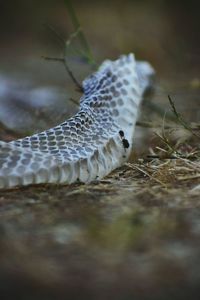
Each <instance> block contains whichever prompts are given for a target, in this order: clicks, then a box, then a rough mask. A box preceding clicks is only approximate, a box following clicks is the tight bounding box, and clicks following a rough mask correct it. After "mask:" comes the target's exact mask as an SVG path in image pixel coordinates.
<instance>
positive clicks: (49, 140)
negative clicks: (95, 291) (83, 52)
mask: <svg viewBox="0 0 200 300" xmlns="http://www.w3.org/2000/svg"><path fill="white" fill-rule="evenodd" d="M153 74H154V70H153V68H152V67H151V66H150V64H149V63H147V62H138V61H136V60H135V58H134V55H133V54H129V55H127V56H125V55H124V56H121V57H120V58H119V59H118V60H116V61H110V60H107V61H105V62H103V64H102V65H101V66H100V68H99V69H98V71H97V72H96V73H94V74H92V75H91V76H89V77H88V78H86V79H85V80H84V81H83V85H82V86H83V91H84V93H83V96H82V97H81V99H80V109H79V111H78V112H77V113H76V114H75V115H74V116H73V117H71V118H70V119H68V120H67V121H65V122H63V123H62V124H60V125H58V126H56V127H54V128H51V129H48V130H46V131H43V132H41V133H39V134H34V135H32V136H27V137H25V138H23V139H19V140H15V141H11V142H8V143H7V142H3V141H0V188H1V189H3V188H11V187H15V186H25V185H30V184H40V183H59V184H70V183H73V182H84V183H88V182H91V181H93V180H99V179H101V178H103V177H104V176H106V175H107V174H109V173H110V172H111V171H112V170H114V169H115V168H117V167H119V166H121V165H122V164H123V163H124V162H125V161H127V159H128V157H129V155H130V152H131V148H132V144H133V134H134V128H135V122H136V120H137V115H138V108H139V104H140V102H141V100H142V97H143V94H144V92H145V90H146V89H147V88H148V87H149V86H150V84H151V77H152V75H153Z"/></svg>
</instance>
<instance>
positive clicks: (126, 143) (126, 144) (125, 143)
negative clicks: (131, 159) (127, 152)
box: [122, 139, 130, 149]
mask: <svg viewBox="0 0 200 300" xmlns="http://www.w3.org/2000/svg"><path fill="white" fill-rule="evenodd" d="M122 143H123V146H124V148H125V149H127V148H129V146H130V145H129V141H128V140H127V139H123V140H122Z"/></svg>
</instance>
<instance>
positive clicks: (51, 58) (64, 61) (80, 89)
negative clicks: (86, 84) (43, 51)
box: [42, 56, 84, 93]
mask: <svg viewBox="0 0 200 300" xmlns="http://www.w3.org/2000/svg"><path fill="white" fill-rule="evenodd" d="M42 58H44V59H45V60H50V61H57V62H61V63H63V64H64V67H65V69H66V70H67V73H68V74H69V76H70V78H71V79H72V81H73V82H74V84H75V85H76V87H77V91H78V92H80V93H83V92H84V90H83V87H82V85H81V84H80V83H79V82H78V80H77V79H76V78H75V76H74V74H73V72H72V71H71V69H70V68H69V66H68V64H67V62H66V59H64V58H58V57H48V56H42Z"/></svg>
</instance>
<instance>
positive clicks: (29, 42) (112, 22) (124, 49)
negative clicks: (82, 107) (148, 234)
mask: <svg viewBox="0 0 200 300" xmlns="http://www.w3.org/2000/svg"><path fill="white" fill-rule="evenodd" d="M73 6H74V8H75V11H76V14H77V16H78V18H79V21H80V23H81V26H82V29H83V30H84V33H85V36H86V38H87V40H88V43H89V45H90V47H91V49H92V52H93V55H94V58H95V60H96V62H97V63H98V64H100V63H101V62H102V61H103V60H104V59H108V58H109V59H116V58H117V57H118V56H119V55H121V54H127V53H130V52H134V53H135V55H136V58H137V59H141V60H148V61H149V62H150V63H151V64H152V65H153V66H154V68H155V70H156V72H157V86H158V89H157V92H156V94H155V96H154V101H155V102H156V103H158V102H160V103H162V105H163V107H164V108H167V107H168V100H167V95H168V94H171V95H172V96H173V100H174V101H175V102H176V105H177V107H178V109H179V110H180V111H181V112H184V111H185V110H187V117H189V118H190V119H194V120H196V119H199V117H200V115H199V112H198V111H197V110H196V105H197V104H199V98H198V92H199V91H197V90H198V88H199V64H200V56H199V53H200V52H199V50H200V38H199V17H200V13H199V11H200V10H199V2H198V1H195V0H191V1H187V0H184V1H179V0H175V1H172V0H171V1H170V0H168V1H167V0H154V1H145V0H140V1H139V0H138V1H136V0H135V1H134V0H129V1H128V0H125V1H123V2H122V1H76V0H75V1H73ZM0 14H1V15H0V38H1V40H0V41H1V46H0V79H1V81H0V83H1V89H0V96H1V97H0V108H1V113H0V121H1V123H3V124H4V125H5V126H7V127H8V128H11V129H15V130H16V131H18V132H19V133H21V134H22V135H23V134H25V132H24V131H27V128H30V131H38V130H41V129H44V128H46V127H48V126H53V125H55V124H56V123H58V122H59V121H62V120H63V119H65V118H66V117H68V116H69V115H70V114H72V113H74V112H75V111H76V109H77V108H76V107H75V106H74V104H73V103H71V102H70V101H69V99H70V98H71V97H73V98H75V99H79V97H80V95H79V94H75V92H74V85H73V84H72V82H71V80H70V78H69V76H68V74H67V72H66V71H65V69H64V67H63V65H62V64H60V63H58V62H51V61H46V60H44V59H43V58H42V56H50V57H61V56H62V52H63V51H62V48H61V47H60V41H59V40H58V39H57V37H56V36H55V35H54V34H53V33H52V32H51V31H50V30H49V29H48V28H47V27H46V26H45V24H48V25H50V26H52V27H53V28H54V29H55V30H56V31H57V32H58V33H59V34H60V35H61V36H62V37H63V38H64V39H65V40H67V39H68V38H69V37H70V35H71V33H73V32H74V28H73V25H72V22H71V18H70V16H69V14H68V11H67V9H66V6H65V3H64V1H61V0H60V1H59V0H57V1H54V0H48V1H31V0H28V1H25V0H24V1H23V0H21V1H20V0H18V1H15V2H14V3H11V2H9V1H1V3H0ZM74 46H75V47H76V48H81V46H80V45H79V44H78V43H77V39H74V40H73V42H72V48H73V47H74ZM79 50H80V49H79ZM81 50H83V49H81ZM68 60H69V64H70V67H71V69H72V70H73V73H74V75H75V76H76V78H77V79H78V80H79V81H82V80H83V79H84V78H85V77H86V76H87V75H89V74H90V73H91V71H92V70H91V67H90V66H88V65H87V64H84V63H81V61H80V59H79V58H78V57H75V58H74V59H70V57H69V59H68ZM55 103H56V105H55ZM188 103H190V105H189V107H188ZM13 111H15V114H13ZM36 124H37V125H36Z"/></svg>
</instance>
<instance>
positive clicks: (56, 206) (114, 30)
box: [0, 0, 200, 300]
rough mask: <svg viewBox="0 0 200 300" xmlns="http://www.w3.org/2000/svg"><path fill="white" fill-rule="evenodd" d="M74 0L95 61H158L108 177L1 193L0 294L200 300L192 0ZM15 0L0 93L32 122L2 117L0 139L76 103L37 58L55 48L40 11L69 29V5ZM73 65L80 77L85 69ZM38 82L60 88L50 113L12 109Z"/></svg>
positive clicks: (53, 69)
mask: <svg viewBox="0 0 200 300" xmlns="http://www.w3.org/2000/svg"><path fill="white" fill-rule="evenodd" d="M74 2H75V8H76V11H77V14H78V16H79V18H80V21H81V24H82V26H83V28H84V32H85V33H86V35H87V37H88V41H89V42H90V44H91V48H92V49H93V51H94V56H95V58H96V60H97V62H99V63H100V62H101V61H102V60H104V59H106V58H116V57H118V56H119V55H120V54H121V53H129V52H134V53H135V54H136V56H137V58H138V59H145V60H148V61H150V62H151V63H152V65H153V66H154V68H155V70H156V81H155V86H154V93H153V95H151V98H150V97H149V96H147V97H146V100H145V102H144V104H143V105H142V108H141V114H140V118H139V123H138V126H137V128H136V138H135V147H134V149H133V153H132V155H131V158H130V161H129V162H127V163H126V164H125V165H124V166H122V167H121V168H119V169H117V170H115V171H114V172H113V173H112V174H110V175H109V176H107V177H106V178H104V180H102V181H100V182H94V183H92V184H89V185H83V184H73V185H70V186H67V185H66V186H59V185H42V186H30V187H25V188H16V189H12V190H6V191H5V190H4V191H0V253H1V255H0V294H1V299H20V300H21V299H26V300H29V299H30V300H32V299H39V300H40V299H43V300H45V299H48V300H49V299H87V300H89V299H95V300H96V299H97V300H106V299H110V298H111V297H112V298H113V299H117V300H129V299H130V300H132V299H140V300H146V299H152V300H153V299H154V300H157V299H158V300H168V299H199V295H200V287H199V282H200V146H199V145H200V143H199V139H200V123H199V119H200V98H199V92H200V77H199V76H200V75H199V66H200V56H199V48H200V47H199V46H200V44H199V42H198V39H197V36H198V34H199V33H198V32H197V26H196V25H197V19H198V20H199V18H198V12H197V6H195V5H196V2H195V1H191V2H190V4H189V3H188V2H187V1H182V2H181V6H180V2H179V1H128V0H126V1H123V3H121V2H120V1H111V2H109V3H107V2H104V1H97V2H95V3H94V2H91V1H85V2H83V1H74ZM19 3H21V4H20V6H17V5H16V7H15V6H14V8H15V9H16V11H17V12H19V15H18V17H15V18H14V17H13V16H14V15H15V14H14V13H13V12H12V11H9V7H7V6H6V5H5V7H4V15H5V14H6V15H7V16H8V19H9V17H10V18H11V17H13V24H14V25H15V26H14V27H12V26H10V27H9V26H8V23H6V22H7V21H6V20H7V19H6V18H5V19H3V21H1V22H2V24H3V25H4V27H3V28H4V29H1V35H2V45H3V46H2V47H1V49H0V65H1V69H0V74H1V75H3V76H6V78H12V80H14V81H15V82H16V85H13V84H12V86H11V88H10V89H9V91H8V93H7V94H6V95H7V97H8V98H7V99H8V100H9V101H8V100H7V102H6V105H8V106H7V107H8V109H7V110H5V111H6V112H7V113H8V120H9V122H10V124H12V122H11V121H12V118H13V120H15V122H17V119H19V121H20V118H21V119H22V117H23V122H27V116H28V117H29V123H27V124H29V125H26V126H24V127H23V126H21V125H17V123H16V126H15V128H9V129H8V128H7V127H6V124H5V122H4V123H3V122H2V120H1V124H2V125H1V127H0V139H1V140H11V139H13V138H17V137H19V136H23V135H25V134H26V133H27V126H29V127H28V132H29V133H31V132H32V131H34V132H35V131H37V130H41V129H43V128H48V126H53V125H54V124H55V123H57V122H60V121H62V120H64V119H65V118H66V116H69V115H71V114H73V113H74V111H76V109H77V108H76V107H74V106H73V105H72V103H71V102H69V98H70V97H71V95H72V96H73V97H75V98H76V99H77V98H78V97H79V95H78V94H77V93H75V92H74V87H73V85H72V83H71V82H70V80H69V79H68V77H67V74H66V73H65V70H64V69H62V68H61V67H60V66H59V65H53V66H52V65H51V63H49V62H48V63H47V62H44V61H43V60H42V59H41V57H40V56H41V55H44V54H45V55H46V53H47V54H48V55H53V56H55V55H59V54H60V52H59V50H58V47H57V44H56V43H54V42H52V36H51V35H48V34H47V33H44V30H42V29H41V28H40V26H39V25H38V24H42V23H43V21H44V20H46V19H47V20H48V22H49V23H51V24H54V25H55V26H56V27H57V29H58V30H59V32H61V33H62V34H64V33H65V35H66V36H67V33H69V32H70V31H72V28H71V27H70V21H69V18H67V12H66V9H65V8H64V6H62V4H61V3H60V2H58V3H57V4H55V3H54V2H53V1H52V4H51V5H50V8H49V9H45V5H44V7H43V6H42V5H41V7H36V5H34V4H32V6H31V4H30V7H29V9H30V10H31V13H30V16H29V17H27V16H25V15H24V13H22V12H21V14H20V9H22V11H23V9H24V11H26V10H27V9H28V7H27V4H25V3H26V2H25V1H19ZM30 3H31V2H30ZM45 3H46V2H45ZM36 16H37V18H36ZM35 20H36V21H35ZM23 22H24V23H23ZM34 22H35V23H34ZM34 24H36V25H34ZM5 30H7V35H5V32H4V31H5ZM66 31H67V33H66ZM19 33H21V34H19ZM52 53H53V54H52ZM70 63H71V66H72V68H73V70H74V73H75V74H77V75H78V76H77V77H78V79H79V80H82V79H83V78H84V77H85V76H86V75H88V74H89V73H90V72H91V70H90V68H89V67H88V66H85V65H84V64H81V63H80V62H77V61H76V60H75V61H73V60H72V61H71V62H70ZM0 78H1V77H0ZM27 79H28V81H29V82H28V83H26V84H25V85H24V81H27ZM22 83H23V84H22ZM41 86H48V87H51V86H54V87H55V86H56V88H58V90H61V89H66V90H67V92H66V99H65V97H64V98H62V97H61V96H58V98H59V97H60V98H59V99H61V98H62V99H61V100H62V101H61V100H59V101H60V102H57V105H56V104H55V103H56V102H55V103H53V104H52V105H54V106H53V107H55V106H56V111H55V110H54V109H52V108H51V109H50V108H49V107H47V108H45V109H44V108H42V109H43V110H42V109H41V108H39V109H38V111H36V110H35V111H36V113H35V115H34V116H33V111H34V110H33V108H30V106H27V107H28V108H24V107H23V110H22V107H21V106H20V105H19V106H17V103H20V102H18V101H21V98H20V97H21V96H22V97H23V95H22V94H20V95H21V96H20V97H19V98H20V99H18V97H16V93H18V91H19V89H21V90H23V91H26V93H25V92H24V93H25V95H28V96H30V95H29V94H27V91H28V90H30V89H33V90H34V89H35V88H38V87H41ZM0 87H1V81H0ZM16 91H17V92H16ZM0 92H1V91H0ZM18 95H19V94H18ZM59 95H61V94H59ZM168 95H170V96H171V99H172V101H173V102H171V104H170V102H169V99H168ZM15 98H17V99H15ZM13 101H14V102H15V106H14V108H13V106H12V105H10V103H13ZM2 103H3V102H1V100H0V109H1V105H3V104H2ZM58 103H60V104H59V105H58ZM63 103H64V104H66V108H67V110H66V115H65V111H64V113H62V112H63V107H64V106H63ZM69 103H70V104H69ZM173 103H174V105H175V107H174V111H173ZM4 104H5V101H4ZM22 111H23V114H22ZM41 112H42V113H41ZM41 120H42V122H41ZM43 120H44V121H43ZM24 124H26V123H24ZM37 124H38V127H37ZM11 127H12V126H11ZM30 128H31V129H32V131H31V129H30ZM16 129H17V130H16Z"/></svg>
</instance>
